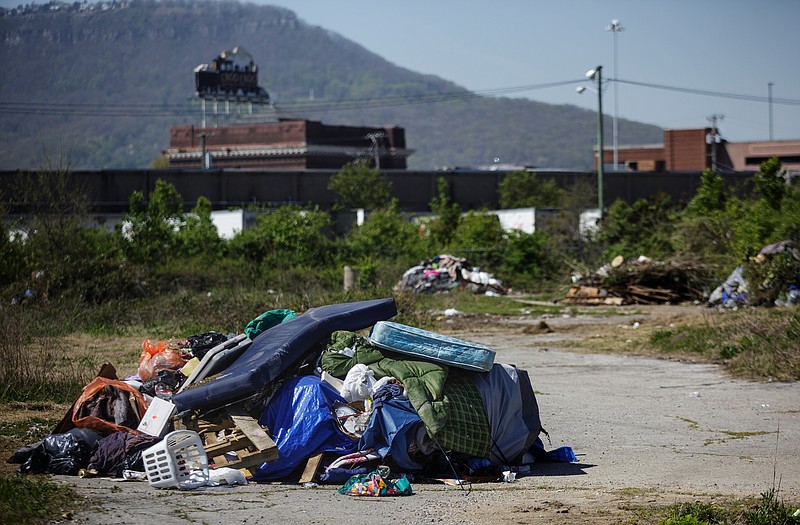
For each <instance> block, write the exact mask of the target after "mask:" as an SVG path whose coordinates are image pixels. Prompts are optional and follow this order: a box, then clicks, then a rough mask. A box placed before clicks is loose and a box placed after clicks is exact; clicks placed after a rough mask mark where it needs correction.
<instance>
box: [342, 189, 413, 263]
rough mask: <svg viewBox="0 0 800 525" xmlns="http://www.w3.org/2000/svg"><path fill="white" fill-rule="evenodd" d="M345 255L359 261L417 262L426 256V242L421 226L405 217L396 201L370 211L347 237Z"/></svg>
mask: <svg viewBox="0 0 800 525" xmlns="http://www.w3.org/2000/svg"><path fill="white" fill-rule="evenodd" d="M345 245H346V249H347V254H346V258H347V259H348V260H351V261H359V260H361V259H364V258H372V259H383V258H391V259H403V260H406V261H418V260H421V259H424V258H426V257H427V241H426V239H425V236H424V234H423V233H422V231H421V230H420V228H419V227H418V226H417V225H416V224H414V223H413V222H412V221H410V220H408V219H407V218H406V217H405V216H403V214H402V212H401V211H400V208H399V206H398V204H397V201H396V200H393V201H391V202H390V203H389V205H388V206H386V207H384V208H381V209H379V210H375V211H374V212H373V213H370V214H369V216H368V217H367V219H366V220H365V221H364V224H362V225H360V226H358V227H356V228H353V229H352V230H351V231H350V232H348V234H347V235H346V237H345Z"/></svg>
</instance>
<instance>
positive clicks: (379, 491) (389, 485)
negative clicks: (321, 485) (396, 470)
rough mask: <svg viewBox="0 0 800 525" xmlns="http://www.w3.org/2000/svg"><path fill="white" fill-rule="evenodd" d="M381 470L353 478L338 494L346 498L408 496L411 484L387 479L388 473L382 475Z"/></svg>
mask: <svg viewBox="0 0 800 525" xmlns="http://www.w3.org/2000/svg"><path fill="white" fill-rule="evenodd" d="M381 470H383V469H381V468H378V469H377V470H374V471H373V472H370V473H369V474H360V475H356V476H353V477H352V478H350V479H349V480H347V482H346V483H345V484H344V486H343V487H342V488H340V489H339V494H346V495H348V496H374V497H378V496H410V495H411V494H412V493H413V491H412V490H411V483H410V482H409V481H408V479H407V478H405V477H402V478H399V479H396V480H391V479H388V473H382V472H381Z"/></svg>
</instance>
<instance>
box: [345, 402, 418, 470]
mask: <svg viewBox="0 0 800 525" xmlns="http://www.w3.org/2000/svg"><path fill="white" fill-rule="evenodd" d="M421 424H422V419H420V417H419V415H418V414H417V411H416V410H414V407H412V406H411V402H409V401H408V400H407V399H390V400H389V401H385V402H384V403H383V404H382V405H381V406H380V407H379V408H376V409H375V411H374V412H373V413H372V417H371V418H370V420H369V426H367V429H366V430H365V431H364V434H363V435H362V436H361V440H360V441H359V442H358V449H359V450H367V449H370V448H374V449H375V452H377V453H378V454H380V455H381V457H383V458H385V457H386V456H387V455H389V454H391V456H392V460H393V461H394V462H395V463H396V464H397V465H398V466H399V467H402V468H404V469H409V470H419V469H421V468H422V465H420V464H418V463H416V462H415V461H414V460H412V459H411V457H410V456H409V455H408V445H409V444H410V443H412V442H413V441H414V439H415V437H416V431H417V427H418V426H419V425H421Z"/></svg>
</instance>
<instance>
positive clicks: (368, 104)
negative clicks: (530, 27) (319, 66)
mask: <svg viewBox="0 0 800 525" xmlns="http://www.w3.org/2000/svg"><path fill="white" fill-rule="evenodd" d="M582 80H583V79H578V80H564V81H558V82H546V83H540V84H527V85H522V86H512V87H501V88H494V89H486V90H481V91H466V90H462V91H453V92H445V93H434V94H428V95H409V96H398V97H384V98H360V99H343V100H331V101H320V100H316V101H307V100H296V101H287V102H285V103H280V104H279V106H278V107H277V108H276V109H277V110H278V111H279V112H281V113H284V114H287V113H289V112H292V111H294V112H300V111H302V112H330V111H350V110H358V109H380V108H389V107H398V106H410V105H417V104H437V103H442V102H452V101H458V100H470V99H478V98H487V97H496V96H502V95H507V94H512V93H523V92H528V91H536V90H540V89H548V88H553V87H560V86H564V85H574V84H578V83H580V82H581V81H582ZM609 81H611V82H619V83H623V84H630V85H634V86H640V87H646V88H653V89H661V90H667V91H675V92H680V93H688V94H692V95H703V96H710V97H718V98H731V99H736V100H743V101H747V102H766V103H770V102H771V103H772V104H781V105H788V106H800V100H798V99H788V98H772V99H770V97H764V96H758V95H745V94H740V93H726V92H721V91H711V90H702V89H695V88H686V87H678V86H668V85H662V84H654V83H648V82H639V81H634V80H624V79H609ZM197 110H198V108H197V106H196V105H194V104H192V103H182V104H144V103H142V104H102V103H67V102H4V101H0V114H4V115H30V116H73V117H105V118H108V117H132V118H136V117H147V118H171V117H186V116H193V115H194V114H195V113H196V112H197Z"/></svg>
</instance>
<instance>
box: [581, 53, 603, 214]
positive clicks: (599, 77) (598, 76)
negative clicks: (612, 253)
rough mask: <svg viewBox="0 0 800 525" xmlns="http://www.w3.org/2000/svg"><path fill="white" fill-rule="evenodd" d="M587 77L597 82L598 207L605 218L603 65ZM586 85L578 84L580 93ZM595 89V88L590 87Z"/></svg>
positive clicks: (588, 73)
mask: <svg viewBox="0 0 800 525" xmlns="http://www.w3.org/2000/svg"><path fill="white" fill-rule="evenodd" d="M586 78H588V79H589V80H591V81H593V82H596V83H597V90H596V91H597V207H598V208H599V210H600V218H601V219H602V218H603V202H604V199H603V66H597V67H596V68H594V69H590V70H589V71H587V72H586ZM586 89H587V88H586V87H585V86H578V88H577V90H576V91H577V92H578V94H581V93H583V92H584V91H586ZM588 89H589V90H590V91H595V90H594V89H593V88H588Z"/></svg>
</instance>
